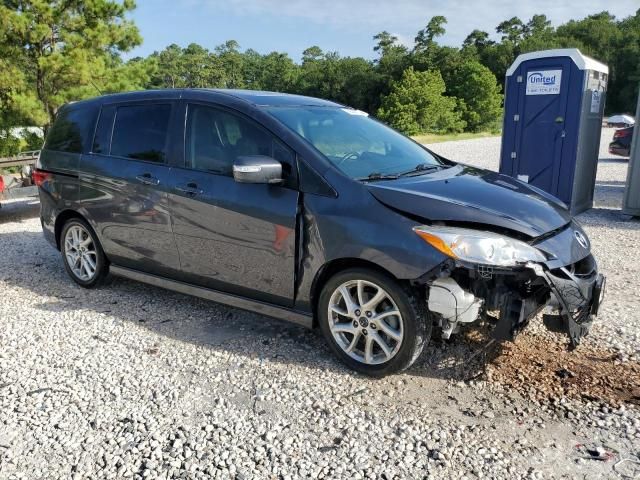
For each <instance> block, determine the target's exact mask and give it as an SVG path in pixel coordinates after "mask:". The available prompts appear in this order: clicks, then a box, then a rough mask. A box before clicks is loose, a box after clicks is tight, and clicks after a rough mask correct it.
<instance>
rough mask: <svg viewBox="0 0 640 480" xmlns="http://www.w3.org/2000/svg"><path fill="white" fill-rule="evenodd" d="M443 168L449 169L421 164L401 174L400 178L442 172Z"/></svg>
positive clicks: (443, 166)
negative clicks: (435, 171) (436, 171)
mask: <svg viewBox="0 0 640 480" xmlns="http://www.w3.org/2000/svg"><path fill="white" fill-rule="evenodd" d="M441 168H447V165H440V164H435V165H434V164H431V163H419V164H418V165H416V168H412V169H411V170H407V171H406V172H402V173H399V174H398V176H399V177H404V176H407V175H422V174H425V173H427V172H432V171H434V170H440V169H441Z"/></svg>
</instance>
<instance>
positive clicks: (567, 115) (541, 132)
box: [500, 48, 609, 213]
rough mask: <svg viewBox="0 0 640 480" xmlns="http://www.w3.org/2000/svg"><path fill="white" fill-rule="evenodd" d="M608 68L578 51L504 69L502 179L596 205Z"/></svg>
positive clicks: (580, 206)
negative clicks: (505, 73)
mask: <svg viewBox="0 0 640 480" xmlns="http://www.w3.org/2000/svg"><path fill="white" fill-rule="evenodd" d="M608 76H609V69H608V67H607V66H606V65H604V64H602V63H600V62H598V61H596V60H594V59H592V58H589V57H587V56H585V55H583V54H582V53H580V50H578V49H575V48H566V49H557V50H545V51H540V52H529V53H525V54H522V55H520V56H518V58H516V60H515V62H513V65H511V67H510V68H509V70H507V75H506V83H505V102H504V124H503V129H502V148H501V153H500V173H504V174H506V175H510V176H512V177H515V178H517V179H519V180H521V181H524V182H526V183H530V184H532V185H534V186H536V187H538V188H540V189H542V190H545V191H546V192H549V193H550V194H552V195H554V196H556V197H557V198H559V199H560V200H562V201H563V202H564V203H566V204H567V206H568V207H569V208H570V210H571V212H572V213H579V212H582V211H584V210H587V209H589V208H591V207H592V206H593V191H594V188H595V181H596V169H597V166H598V152H599V149H600V132H601V129H602V116H603V114H604V102H605V95H606V89H607V80H608Z"/></svg>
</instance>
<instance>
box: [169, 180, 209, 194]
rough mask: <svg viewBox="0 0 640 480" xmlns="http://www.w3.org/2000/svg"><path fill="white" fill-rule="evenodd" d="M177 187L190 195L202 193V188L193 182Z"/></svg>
mask: <svg viewBox="0 0 640 480" xmlns="http://www.w3.org/2000/svg"><path fill="white" fill-rule="evenodd" d="M175 188H176V190H178V191H179V192H182V193H184V194H186V195H189V196H195V195H200V194H201V193H202V189H201V188H198V185H197V184H195V183H193V182H190V183H187V184H186V185H176V187H175Z"/></svg>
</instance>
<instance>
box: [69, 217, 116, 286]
mask: <svg viewBox="0 0 640 480" xmlns="http://www.w3.org/2000/svg"><path fill="white" fill-rule="evenodd" d="M60 251H61V253H62V258H63V260H64V266H65V269H66V270H67V273H68V274H69V276H70V277H71V278H72V279H73V281H74V282H76V283H77V284H78V285H80V286H82V287H85V288H93V287H95V286H98V285H99V284H100V283H101V282H102V281H103V280H104V279H105V277H106V276H107V274H108V265H107V261H106V258H105V256H104V252H103V251H102V247H101V246H100V242H99V241H98V238H97V237H96V235H95V233H94V232H93V229H92V228H91V227H90V226H89V224H88V223H87V222H85V221H84V220H82V219H80V218H72V219H70V220H68V221H67V222H66V223H65V224H64V227H63V228H62V233H61V236H60Z"/></svg>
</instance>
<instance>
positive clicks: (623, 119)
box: [606, 114, 636, 127]
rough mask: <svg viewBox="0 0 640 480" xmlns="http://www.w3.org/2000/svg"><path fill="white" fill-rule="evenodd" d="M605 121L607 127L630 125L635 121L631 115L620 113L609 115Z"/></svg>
mask: <svg viewBox="0 0 640 480" xmlns="http://www.w3.org/2000/svg"><path fill="white" fill-rule="evenodd" d="M606 122H607V127H630V126H632V125H634V124H635V123H636V120H635V118H633V117H632V116H631V115H626V114H620V115H611V116H610V117H609V118H607V120H606Z"/></svg>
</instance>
